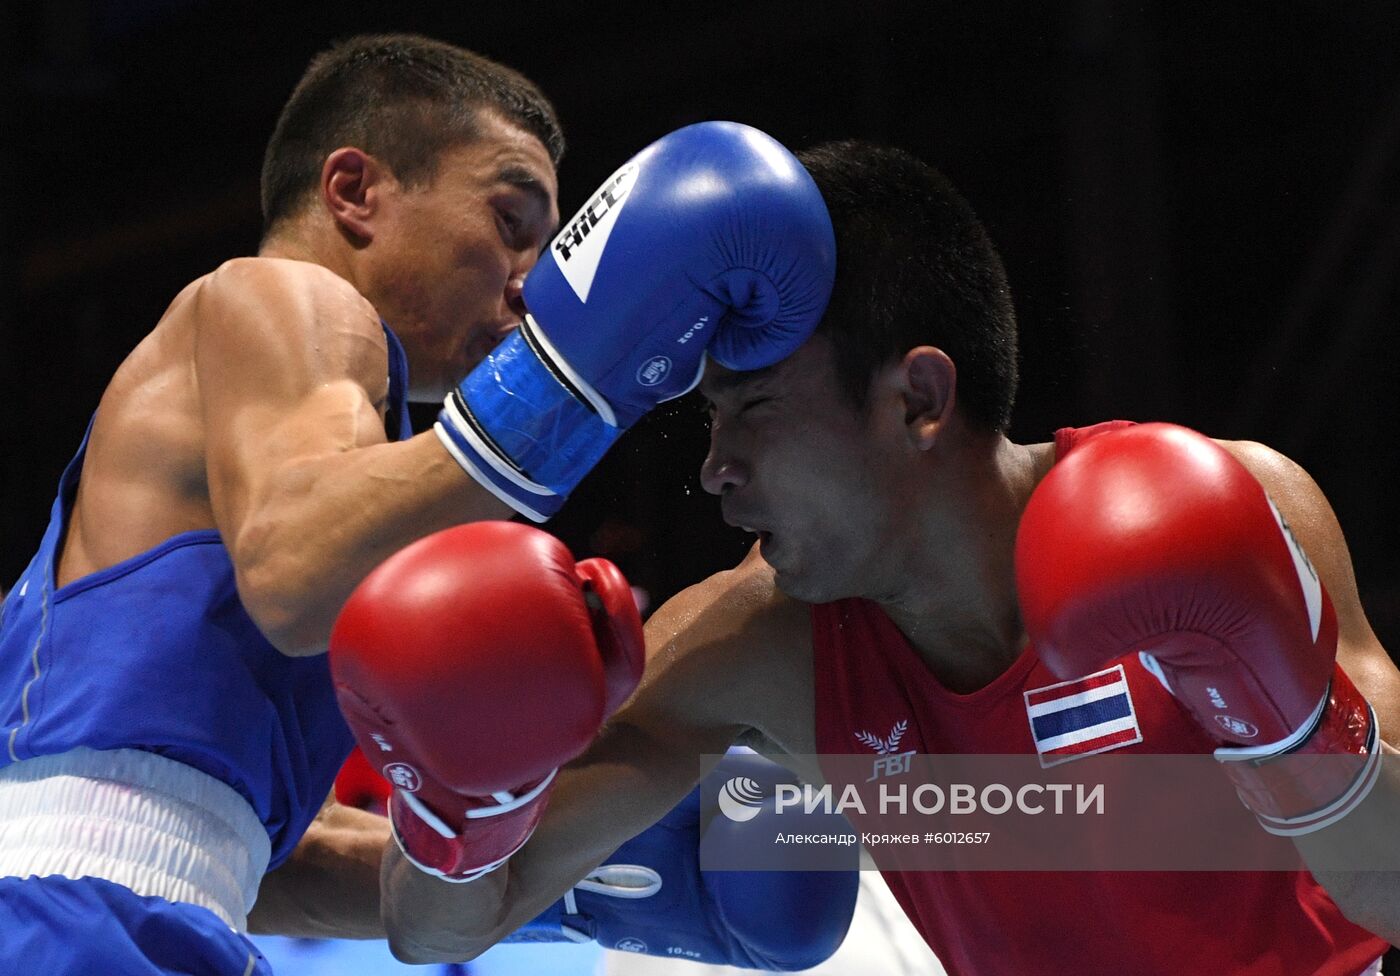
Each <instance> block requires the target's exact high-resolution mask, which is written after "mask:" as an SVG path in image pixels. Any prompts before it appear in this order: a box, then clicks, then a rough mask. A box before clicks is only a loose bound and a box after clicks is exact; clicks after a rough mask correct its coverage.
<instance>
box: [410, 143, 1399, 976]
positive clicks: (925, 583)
mask: <svg viewBox="0 0 1400 976" xmlns="http://www.w3.org/2000/svg"><path fill="white" fill-rule="evenodd" d="M801 158H802V160H803V162H804V164H805V165H806V167H807V168H808V170H809V171H810V172H811V173H812V174H813V177H814V179H815V180H816V182H817V185H818V186H819V187H820V189H821V190H822V193H823V196H824V197H825V199H826V202H827V206H828V209H829V210H830V212H831V215H832V220H833V224H834V226H835V229H836V235H837V250H838V255H839V260H838V265H837V277H836V284H835V287H834V290H833V293H832V298H831V302H830V304H829V306H828V308H827V312H826V315H825V317H824V319H823V321H822V323H821V325H820V326H819V328H818V331H817V333H816V334H815V336H814V337H813V338H812V339H810V340H809V341H808V342H807V343H805V344H804V345H803V346H802V347H801V348H799V349H798V350H797V351H796V352H795V353H794V354H793V355H791V356H790V357H788V358H786V359H785V360H783V361H781V362H779V363H778V364H776V365H775V366H773V367H770V368H767V369H763V370H756V371H746V372H745V371H734V370H727V369H722V368H712V369H710V370H709V371H708V372H707V374H706V376H705V378H704V380H703V382H702V384H701V392H702V393H703V394H704V395H705V397H706V398H707V399H708V401H709V403H710V417H711V445H710V451H709V455H708V457H707V458H706V459H705V461H704V465H703V468H702V480H703V482H704V485H705V487H706V488H707V489H708V490H709V491H710V492H712V493H714V494H716V495H718V496H719V497H720V501H721V507H722V509H723V514H724V518H725V520H726V521H728V522H729V523H731V524H733V525H737V526H742V527H745V528H747V529H749V530H751V531H753V532H755V533H756V534H757V536H758V542H757V545H756V546H755V547H754V549H753V550H752V552H751V553H750V555H749V556H748V558H746V559H745V560H744V561H743V563H742V564H740V565H739V566H738V567H736V568H735V569H733V570H731V571H728V572H724V573H720V574H718V575H716V576H714V577H712V578H710V579H708V580H706V581H704V582H702V583H700V584H698V585H697V586H694V587H692V588H691V589H689V590H687V591H685V592H683V593H682V594H680V595H679V596H677V597H676V598H674V599H673V600H671V601H670V602H669V603H668V604H667V605H665V606H664V607H662V608H661V609H660V610H659V611H658V612H657V613H656V614H655V615H654V616H653V617H652V618H651V620H650V621H649V622H648V624H647V628H646V630H647V639H648V653H649V655H650V663H649V666H648V672H647V676H646V677H645V679H644V680H643V683H642V686H641V689H640V690H639V692H638V693H637V694H636V696H635V697H634V698H633V699H632V701H631V702H630V703H628V704H627V705H626V706H625V707H624V708H623V709H622V710H621V711H620V712H619V713H618V714H617V715H616V716H615V717H614V718H613V720H612V721H611V722H610V723H609V724H608V726H607V727H606V728H605V730H604V733H603V735H602V736H601V737H600V738H599V740H598V741H597V742H596V743H595V744H594V745H593V746H592V747H591V748H590V749H589V751H588V752H586V753H585V754H584V756H583V757H582V758H581V759H580V760H578V761H577V762H575V763H574V764H572V765H571V766H569V767H566V768H565V769H564V770H563V771H562V772H561V773H560V774H559V776H558V779H557V781H556V790H555V795H554V800H553V801H552V805H551V807H550V809H549V810H548V811H547V812H546V814H545V815H544V817H543V818H542V820H541V822H540V824H539V826H538V829H537V830H536V832H535V834H534V836H533V838H532V839H531V840H530V841H529V842H528V843H527V844H526V845H525V846H524V847H523V848H522V849H521V850H520V851H519V852H518V853H516V854H515V855H514V856H512V857H511V858H509V860H507V861H506V862H505V864H504V866H502V867H500V868H498V869H496V870H493V871H490V872H487V873H486V874H485V875H484V876H482V877H481V878H479V879H478V880H476V881H474V882H472V883H470V884H466V885H459V886H456V887H455V888H453V889H452V890H447V889H448V886H446V885H443V884H442V883H441V882H439V881H437V880H435V879H432V878H430V877H429V876H428V875H427V874H424V873H423V872H420V871H417V870H416V869H414V868H413V867H412V866H411V865H410V864H409V862H408V861H407V860H405V859H403V858H397V859H395V856H394V855H392V854H391V856H390V860H389V861H388V862H386V873H385V884H386V886H387V888H388V889H389V890H392V891H394V892H395V894H396V898H395V900H394V902H393V905H394V907H393V908H392V909H391V910H390V912H389V915H388V916H387V923H388V926H389V930H390V935H391V939H392V940H393V941H394V943H395V945H396V947H397V949H398V951H399V952H401V953H402V954H403V955H405V956H408V957H410V958H417V959H424V960H426V959H432V958H445V957H448V956H451V957H457V958H460V957H461V956H462V955H464V954H471V953H473V952H476V951H479V950H480V949H481V948H483V947H485V946H487V945H489V944H491V943H492V942H493V941H495V940H496V939H498V938H500V937H502V936H503V935H505V934H506V933H508V932H509V931H510V930H511V929H512V928H513V927H514V926H515V925H518V924H519V923H520V922H521V921H524V920H525V919H527V918H528V917H530V915H532V914H533V913H534V912H537V911H539V910H540V909H541V908H542V907H544V905H545V904H546V903H547V902H548V901H549V900H550V899H552V898H554V897H556V896H557V895H558V894H559V892H560V891H562V890H563V889H564V888H566V887H567V886H568V884H569V883H570V882H571V880H572V878H574V877H577V876H579V875H581V874H582V873H583V872H584V871H586V870H587V869H588V867H589V866H590V865H591V864H592V863H596V861H597V860H598V859H599V858H601V857H603V856H604V855H605V854H606V853H607V851H608V850H609V849H610V848H611V846H615V845H616V844H617V843H618V842H619V841H621V840H622V839H624V838H626V837H627V836H630V835H631V834H635V833H637V832H638V831H640V830H642V829H644V828H645V827H646V826H647V825H648V824H650V823H651V822H653V821H654V820H655V819H656V818H657V817H658V816H660V815H661V814H662V813H664V812H665V810H666V809H668V808H669V806H670V805H671V804H673V803H675V802H676V800H677V799H679V798H680V797H681V796H682V795H684V794H685V792H686V791H687V790H689V789H690V788H691V787H692V786H693V785H694V783H695V782H696V780H697V775H698V774H699V772H700V770H699V769H698V763H697V758H698V757H700V756H702V755H707V754H708V755H718V754H720V753H722V752H723V751H724V749H725V748H726V747H727V746H728V745H730V744H731V743H732V742H734V741H735V740H743V741H745V742H747V743H748V744H751V745H754V746H755V747H757V748H760V749H761V750H763V751H766V752H768V753H770V754H780V755H781V754H786V755H787V756H790V757H802V756H815V755H830V754H840V753H850V754H861V753H865V754H869V751H870V747H869V746H868V745H867V744H866V740H865V739H862V738H861V737H859V736H858V734H857V733H858V732H860V731H861V730H863V729H868V728H875V727H877V726H878V727H879V730H880V731H879V732H878V733H877V734H878V735H882V734H883V732H884V730H885V729H886V728H889V727H897V728H901V729H902V730H903V731H902V736H901V742H900V749H901V750H914V751H917V752H919V753H1027V754H1030V755H1035V754H1036V753H1037V752H1038V751H1040V750H1042V749H1045V748H1048V746H1046V744H1045V743H1046V741H1048V740H1046V739H1045V738H1044V736H1039V735H1038V734H1037V731H1036V729H1035V727H1034V724H1033V720H1032V719H1033V716H1032V715H1031V714H1030V711H1029V708H1028V705H1027V703H1026V702H1027V699H1026V694H1027V693H1030V692H1034V691H1035V690H1037V689H1041V688H1045V687H1047V686H1050V685H1053V684H1055V683H1056V682H1059V681H1061V680H1063V679H1066V678H1077V677H1079V676H1082V675H1087V674H1091V673H1093V672H1096V671H1100V670H1103V669H1106V668H1109V667H1112V668H1114V669H1117V668H1119V667H1121V669H1122V670H1121V677H1120V678H1117V679H1115V680H1121V683H1122V686H1123V694H1125V695H1126V696H1128V697H1129V698H1130V699H1131V702H1132V708H1133V711H1134V714H1135V716H1136V719H1135V722H1136V724H1135V733H1134V735H1130V736H1124V737H1120V738H1119V739H1117V740H1115V741H1113V742H1110V743H1109V744H1108V745H1109V747H1111V748H1114V749H1118V750H1122V752H1124V753H1192V754H1209V753H1211V752H1215V753H1216V757H1217V758H1218V759H1219V760H1221V763H1220V765H1221V767H1222V768H1221V771H1220V776H1221V777H1222V781H1224V780H1223V778H1224V777H1229V779H1230V780H1233V782H1234V784H1235V785H1236V786H1237V787H1238V789H1239V792H1240V796H1241V798H1242V799H1243V800H1244V805H1242V806H1241V807H1240V809H1239V814H1238V815H1239V818H1241V820H1242V821H1243V822H1242V823H1241V824H1240V826H1241V827H1248V828H1249V829H1250V830H1251V831H1257V830H1268V831H1271V832H1275V833H1279V834H1283V835H1286V836H1290V837H1292V838H1293V843H1295V844H1296V845H1297V848H1298V850H1299V851H1300V852H1301V854H1302V856H1303V858H1304V859H1305V860H1306V861H1308V862H1309V863H1310V864H1312V865H1313V868H1314V870H1313V871H1312V872H1308V871H1303V870H1297V871H1292V872H1288V871H1272V872H1263V871H1258V872H1219V871H1217V872H1185V871H1158V872H1150V873H1128V872H1122V871H1115V870H1113V869H1112V868H1111V867H1109V868H1105V869H1104V870H1095V871H1078V872H1065V873H1039V874H1035V875H1025V874H1018V873H1010V872H997V871H983V872H957V871H943V872H923V873H920V872H892V873H891V874H890V875H889V876H888V880H889V883H890V886H891V888H892V889H893V891H894V892H895V894H896V896H897V897H898V899H899V901H900V903H901V904H902V905H903V907H904V909H905V911H906V912H907V913H908V914H909V916H910V917H911V919H913V921H914V922H915V924H916V925H917V926H918V927H919V929H920V931H921V932H922V934H923V936H924V938H925V939H926V940H927V941H928V943H929V945H930V946H931V947H932V948H933V949H934V951H935V952H936V953H937V954H938V955H939V957H940V958H941V959H942V961H943V963H944V964H945V966H946V967H947V969H948V971H949V972H950V973H953V974H957V976H970V974H990V973H998V974H1000V973H1035V974H1066V976H1069V974H1073V976H1110V974H1113V976H1117V974H1123V973H1133V974H1144V976H1161V974H1184V973H1199V972H1202V971H1209V972H1212V973H1228V974H1239V976H1243V974H1259V976H1263V974H1280V976H1303V974H1318V976H1321V974H1327V976H1356V974H1360V973H1374V972H1376V971H1377V968H1376V967H1377V966H1378V962H1379V957H1380V956H1381V955H1382V953H1383V952H1384V951H1385V949H1386V942H1387V940H1388V939H1394V938H1396V937H1397V936H1400V924H1397V921H1398V920H1400V886H1397V885H1396V884H1395V883H1394V876H1393V875H1392V874H1389V873H1387V872H1383V871H1376V872H1364V873H1347V872H1343V871H1329V870H1325V866H1326V865H1327V864H1329V863H1335V862H1334V861H1332V860H1330V859H1329V855H1330V854H1331V853H1335V852H1337V851H1343V850H1350V851H1352V852H1362V853H1365V852H1367V851H1373V852H1375V853H1377V854H1382V853H1388V852H1389V846H1387V845H1390V844H1391V843H1392V840H1391V837H1392V836H1393V835H1394V833H1395V832H1394V831H1393V830H1386V829H1384V828H1385V826H1386V825H1387V824H1389V825H1393V824H1395V823H1396V822H1400V820H1397V817H1396V813H1395V807H1396V797H1397V787H1398V786H1400V784H1397V783H1396V782H1395V780H1394V773H1393V771H1392V770H1391V769H1389V768H1386V769H1382V768H1380V757H1381V754H1382V753H1384V752H1391V751H1393V750H1391V749H1390V747H1389V746H1388V745H1386V744H1385V743H1384V742H1383V741H1382V740H1381V738H1380V734H1381V732H1383V731H1385V730H1393V729H1395V728H1396V727H1397V723H1400V674H1397V671H1396V669H1395V667H1394V666H1393V665H1392V664H1391V662H1390V660H1389V658H1388V657H1387V655H1386V653H1385V651H1384V649H1383V648H1382V647H1381V646H1380V644H1379V642H1378V641H1377V639H1376V637H1375V635H1374V634H1373V633H1372V631H1371V629H1370V627H1369V625H1368V624H1367V622H1366V619H1365V616H1364V614H1363V612H1362V608H1361V605H1360V602H1359V599H1358V596H1357V590H1356V585H1355V581H1354V578H1353V574H1352V569H1351V565H1350V559H1349V556H1348V554H1347V549H1346V545H1345V542H1344V541H1343V538H1342V533H1341V530H1340V528H1339V526H1338V524H1337V521H1336V519H1335V517H1334V515H1333V514H1332V511H1331V509H1330V507H1329V505H1328V503H1327V501H1326V499H1325V498H1324V497H1323V495H1322V493H1321V491H1320V490H1319V489H1318V487H1317V486H1316V485H1315V484H1314V483H1313V481H1312V480H1311V478H1310V477H1309V476H1308V475H1307V474H1306V473H1305V472H1304V471H1303V470H1302V469H1301V468H1299V467H1298V466H1297V465H1295V464H1293V463H1292V462H1291V461H1289V460H1288V459H1287V458H1285V457H1282V456H1281V455H1279V454H1278V453H1276V452H1274V451H1272V450H1270V449H1268V448H1266V447H1264V446H1261V445H1259V444H1254V443H1245V442H1225V443H1217V442H1214V441H1211V440H1209V439H1208V438H1206V437H1203V436H1201V435H1199V434H1196V433H1193V432H1190V431H1186V430H1184V429H1182V428H1178V427H1172V426H1169V425H1162V424H1149V425H1141V426H1135V425H1132V424H1127V423H1121V422H1111V423H1108V424H1102V425H1098V426H1096V427H1091V428H1086V429H1081V430H1065V431H1061V432H1059V433H1057V434H1056V436H1055V439H1054V441H1053V442H1049V443H1041V444H1031V445H1023V444H1015V443H1012V442H1011V441H1010V440H1008V439H1007V437H1006V436H1005V431H1006V430H1007V426H1008V422H1009V419H1010V412H1011V406H1012V401H1013V397H1014V392H1015V386H1016V377H1017V364H1016V326H1015V320H1014V316H1013V312H1012V306H1011V301H1010V297H1009V291H1008V287H1007V283H1006V279H1005V275H1004V272H1003V269H1002V266H1001V262H1000V259H999V258H998V256H997V254H996V252H995V250H994V249H993V247H992V245H991V243H990V242H989V240H988V239H987V237H986V234H985V232H984V230H983V228H982V226H981V225H980V223H979V222H978V220H977V218H976V217H975V215H974V214H973V213H972V211H971V209H970V208H969V207H968V206H967V204H966V203H965V202H964V201H963V200H962V199H961V197H960V196H958V194H957V193H956V192H955V191H954V190H953V189H952V187H951V186H949V185H948V184H947V182H946V181H945V180H944V179H943V178H942V177H941V176H940V175H939V174H937V173H936V172H934V171H933V170H931V169H930V168H929V167H927V166H926V165H924V164H923V163H921V162H919V161H918V160H915V159H913V158H911V157H909V156H907V155H905V154H903V153H900V152H898V151H894V150H888V149H882V148H878V147H872V146H868V145H863V144H854V143H846V144H837V145H828V146H825V147H819V148H817V149H814V150H811V151H809V152H806V153H805V154H802V156H801ZM1123 368H1131V367H1129V366H1126V365H1125V366H1124V367H1123ZM1144 368H1146V367H1144ZM1018 535H1019V541H1018ZM1304 553H1306V555H1304ZM1309 560H1310V561H1309ZM1138 651H1142V652H1144V653H1143V654H1141V655H1139V654H1138V653H1137V652H1138ZM1115 674H1117V671H1116V670H1115ZM899 723H904V724H903V725H902V726H901V725H900V724H899ZM868 738H869V737H868V736H867V737H866V739H868ZM1285 753H1287V754H1288V755H1289V756H1298V755H1307V756H1316V757H1321V758H1322V759H1327V760H1329V761H1328V762H1326V763H1319V764H1314V765H1312V766H1308V767H1307V769H1308V770H1312V771H1311V772H1308V771H1306V770H1304V771H1302V772H1300V771H1299V767H1298V765H1296V764H1292V763H1289V762H1285V761H1282V759H1281V757H1282V756H1283V754H1285ZM1333 756H1336V757H1340V759H1341V761H1340V762H1338V763H1335V764H1334V763H1332V762H1330V759H1331V757H1333ZM1338 770H1341V771H1340V772H1338ZM801 772H802V773H803V774H804V777H805V778H806V779H808V780H809V781H820V780H821V779H822V769H821V768H820V767H819V766H817V765H815V764H813V765H811V766H810V768H803V769H802V770H801ZM1212 772H1213V770H1212ZM1256 817H1257V819H1258V821H1259V823H1258V824H1256V823H1254V818H1256ZM856 821H857V822H856V826H857V827H859V826H860V823H859V817H856ZM415 904H417V905H424V906H431V911H430V912H427V913H423V914H419V913H417V912H416V911H415V910H413V908H412V906H414V905H415ZM449 916H450V917H451V919H452V920H453V921H452V923H451V927H455V931H454V932H448V931H446V928H448V926H445V925H444V920H445V919H447V918H448V917H449Z"/></svg>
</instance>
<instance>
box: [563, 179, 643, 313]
mask: <svg viewBox="0 0 1400 976" xmlns="http://www.w3.org/2000/svg"><path fill="white" fill-rule="evenodd" d="M637 172H638V170H637V165H636V164H635V163H628V164H627V165H625V166H623V167H622V169H620V170H618V171H617V172H616V173H614V174H613V175H612V178H611V179H609V180H608V181H607V182H606V183H604V184H603V185H602V187H601V188H600V189H599V190H598V192H597V193H595V194H593V198H592V199H591V200H589V201H588V202H587V203H585V204H584V205H583V209H582V210H580V211H579V212H578V213H576V214H574V219H573V220H571V221H569V225H568V226H567V227H566V228H564V231H563V232H562V233H561V234H560V235H559V236H558V237H556V238H555V239H554V243H553V244H551V245H550V251H551V252H552V253H553V254H554V257H555V261H556V262H557V263H558V266H559V271H560V273H561V274H563V276H564V280H565V281H567V282H568V283H569V287H570V288H572V289H573V290H574V294H575V295H577V296H578V300H579V301H581V302H586V301H588V293H589V291H591V290H592V288H593V276H594V275H595V274H596V273H597V271H598V262H599V261H600V260H601V259H602V257H603V248H604V247H605V246H606V245H607V243H608V237H609V235H611V234H612V230H613V226H614V225H615V224H616V223H617V215H618V214H619V213H621V212H622V206H623V204H624V203H626V202H627V195H628V194H629V193H631V192H632V187H633V185H635V184H636V182H637Z"/></svg>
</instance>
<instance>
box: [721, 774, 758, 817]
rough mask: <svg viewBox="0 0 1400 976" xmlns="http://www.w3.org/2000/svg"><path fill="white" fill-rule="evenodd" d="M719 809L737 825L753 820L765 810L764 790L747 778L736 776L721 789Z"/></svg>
mask: <svg viewBox="0 0 1400 976" xmlns="http://www.w3.org/2000/svg"><path fill="white" fill-rule="evenodd" d="M719 808H720V811H721V812H722V813H723V814H724V815H725V816H726V817H728V818H729V819H730V820H733V821H734V822H735V823H743V822H744V821H746V820H752V819H753V818H754V817H756V816H758V811H759V810H761V809H762V808H763V790H762V788H760V787H759V785H758V784H757V783H755V782H754V781H753V780H751V779H749V778H748V777H747V776H735V777H734V778H733V779H731V780H730V781H729V782H727V783H725V784H724V786H723V787H722V788H721V789H720V791H719Z"/></svg>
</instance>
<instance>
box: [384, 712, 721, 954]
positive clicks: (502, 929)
mask: <svg viewBox="0 0 1400 976" xmlns="http://www.w3.org/2000/svg"><path fill="white" fill-rule="evenodd" d="M734 735H735V732H734V731H732V730H717V731H715V732H714V733H712V734H711V735H710V736H709V737H708V738H707V739H706V740H705V741H701V742H697V741H695V740H693V739H690V738H689V737H687V738H686V741H684V742H683V741H682V739H681V737H680V736H678V735H669V736H667V735H664V734H663V735H651V734H647V733H644V732H642V731H641V730H640V729H638V728H637V727H635V726H632V725H629V724H627V723H626V722H618V723H615V724H613V725H611V726H609V728H608V729H607V730H606V731H605V732H604V734H603V735H602V736H601V737H600V739H599V741H598V742H597V743H596V744H595V745H594V746H593V748H591V749H590V750H589V751H588V753H586V754H585V755H584V756H583V757H582V758H580V759H579V760H577V761H576V762H575V763H572V764H570V765H569V766H568V767H566V768H564V769H562V770H560V772H559V776H558V780H557V784H558V785H557V788H556V789H555V792H554V795H553V797H552V799H551V800H550V805H549V808H548V809H547V810H546V812H545V815H544V819H543V820H542V821H541V822H540V826H539V829H538V830H536V831H535V833H534V835H533V836H532V837H531V838H530V840H529V841H528V842H527V843H526V844H525V846H524V847H523V848H522V849H521V850H520V851H519V852H518V853H516V854H514V855H513V856H512V857H511V858H510V860H508V861H507V862H506V863H505V865H504V866H502V867H501V868H499V869H497V870H495V871H492V872H491V873H489V874H487V875H485V876H483V877H481V878H479V879H477V880H475V881H472V882H470V883H467V884H453V883H450V882H447V881H442V880H440V879H438V878H435V877H432V876H430V875H427V874H424V873H423V872H422V871H420V870H418V869H417V868H415V867H414V866H413V865H412V864H411V863H410V862H409V861H408V860H407V859H406V858H404V857H403V855H402V854H401V853H400V852H399V851H398V850H397V849H396V848H394V847H393V846H392V845H390V848H389V849H388V850H387V851H386V853H385V857H384V868H383V876H382V886H383V888H382V890H383V897H384V921H385V926H386V927H387V929H388V938H389V945H390V948H391V949H392V950H393V953H394V955H395V956H396V957H397V958H399V959H400V960H402V961H404V962H411V963H431V962H460V961H464V960H468V959H472V958H475V957H476V956H478V955H480V954H481V953H482V952H485V951H486V950H487V949H489V948H490V947H491V946H492V945H494V944H496V943H497V942H499V941H500V940H501V939H503V938H505V937H506V936H507V935H509V934H510V933H512V932H514V931H515V930H516V929H518V928H519V927H520V926H522V925H524V924H525V923H526V922H528V921H529V920H530V919H532V918H534V917H535V916H536V915H538V914H539V913H540V912H542V911H544V910H545V909H546V908H548V907H549V905H550V904H551V903H553V902H554V901H555V900H556V899H557V898H559V897H561V896H562V895H563V894H564V892H566V891H567V890H568V889H569V888H571V887H572V886H573V885H574V884H575V883H577V882H578V880H579V879H580V878H582V877H584V876H585V875H586V874H587V873H588V872H589V871H591V870H592V869H593V868H595V867H596V866H597V865H598V864H599V863H601V862H602V860H603V859H604V858H605V857H607V856H608V854H610V853H612V851H614V850H616V849H617V847H618V846H620V845H621V844H622V843H624V842H625V841H627V840H630V839H631V838H632V837H634V836H636V835H637V834H639V833H641V832H642V831H644V830H646V829H647V828H648V827H650V826H651V825H652V824H654V823H655V822H656V821H657V820H659V819H660V818H661V817H662V816H663V815H665V813H666V812H667V811H668V810H670V809H671V808H672V807H673V806H675V804H676V803H677V802H679V800H680V799H681V798H683V797H684V796H685V795H686V794H687V793H688V792H689V791H690V790H691V788H692V787H693V786H694V785H695V783H696V781H697V779H698V778H699V775H700V774H701V769H700V764H699V762H698V761H697V760H698V758H699V757H700V756H701V755H703V754H706V753H708V754H712V755H713V754H720V753H723V751H724V748H725V746H727V745H728V743H729V741H731V740H732V739H733V738H734Z"/></svg>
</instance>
